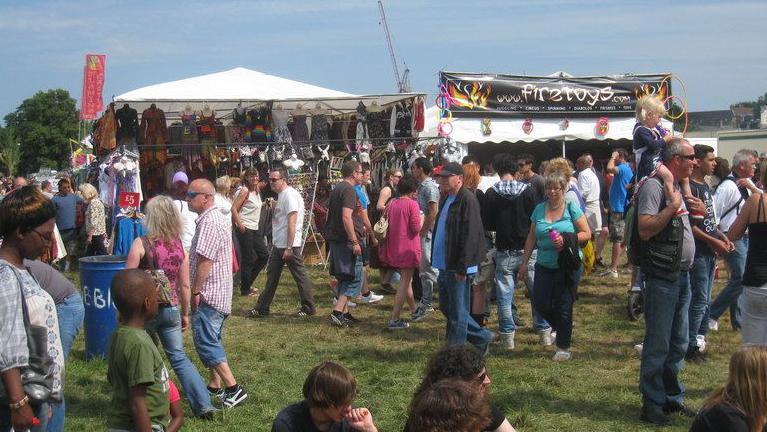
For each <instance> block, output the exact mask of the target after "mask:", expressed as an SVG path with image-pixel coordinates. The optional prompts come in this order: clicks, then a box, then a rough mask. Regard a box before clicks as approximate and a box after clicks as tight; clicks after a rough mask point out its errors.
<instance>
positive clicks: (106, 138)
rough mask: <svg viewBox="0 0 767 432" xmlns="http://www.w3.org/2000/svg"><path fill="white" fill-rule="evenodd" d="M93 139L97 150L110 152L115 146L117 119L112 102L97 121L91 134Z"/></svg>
mask: <svg viewBox="0 0 767 432" xmlns="http://www.w3.org/2000/svg"><path fill="white" fill-rule="evenodd" d="M93 135H94V136H93V141H94V144H95V147H96V151H97V153H98V152H110V151H112V150H114V149H115V147H117V119H116V118H115V108H114V104H113V103H111V104H109V106H108V107H107V109H106V111H104V114H103V115H102V116H101V118H100V119H99V121H98V127H97V128H96V131H95V132H94V134H93Z"/></svg>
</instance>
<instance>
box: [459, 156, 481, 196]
mask: <svg viewBox="0 0 767 432" xmlns="http://www.w3.org/2000/svg"><path fill="white" fill-rule="evenodd" d="M480 181H482V176H480V175H479V166H477V165H475V164H473V163H468V164H464V165H463V186H464V187H465V188H467V189H471V190H473V189H476V188H477V186H479V182H480Z"/></svg>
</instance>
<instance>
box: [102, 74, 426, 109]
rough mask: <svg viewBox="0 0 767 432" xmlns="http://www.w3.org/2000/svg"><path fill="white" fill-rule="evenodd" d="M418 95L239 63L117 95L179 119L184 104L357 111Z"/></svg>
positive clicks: (136, 105) (121, 100)
mask: <svg viewBox="0 0 767 432" xmlns="http://www.w3.org/2000/svg"><path fill="white" fill-rule="evenodd" d="M418 95H420V94H418V93H398V94H379V95H364V96H359V95H353V94H349V93H344V92H340V91H335V90H330V89H326V88H323V87H318V86H314V85H311V84H306V83H303V82H299V81H293V80H289V79H286V78H281V77H277V76H274V75H268V74H265V73H261V72H257V71H254V70H250V69H246V68H242V67H238V68H234V69H231V70H227V71H223V72H217V73H212V74H208V75H201V76H197V77H192V78H187V79H182V80H178V81H171V82H167V83H162V84H156V85H151V86H148V87H142V88H140V89H136V90H132V91H129V92H127V93H123V94H121V95H119V96H117V97H116V98H115V100H114V101H115V103H116V104H118V105H122V104H123V103H127V104H130V105H131V106H132V107H133V108H135V109H136V110H138V112H139V113H140V112H142V111H143V110H144V109H146V108H149V105H150V104H156V105H157V107H158V108H160V109H162V110H163V111H165V115H166V118H167V119H169V120H171V119H177V118H178V113H179V112H180V111H183V109H184V107H185V106H186V105H191V106H192V107H193V108H194V109H200V108H201V107H202V105H203V104H206V103H207V104H209V105H210V106H211V108H213V109H215V110H217V111H219V112H230V111H231V110H233V109H234V108H235V107H236V106H237V105H238V104H240V103H241V104H242V105H243V106H249V105H254V104H259V103H264V102H274V103H277V102H279V103H280V104H281V105H282V106H283V108H284V109H287V110H290V109H294V108H296V105H298V104H302V105H304V108H314V105H315V104H316V103H320V104H321V105H323V106H324V108H326V109H329V110H330V111H331V112H333V113H336V114H338V113H346V112H353V111H354V110H355V109H356V108H357V104H358V103H359V102H360V101H362V102H364V103H365V105H368V106H369V105H370V104H371V103H372V102H373V101H375V102H376V103H378V104H379V105H381V106H384V105H389V104H392V103H396V102H399V101H401V100H405V99H409V98H413V97H415V96H418ZM307 104H311V105H307Z"/></svg>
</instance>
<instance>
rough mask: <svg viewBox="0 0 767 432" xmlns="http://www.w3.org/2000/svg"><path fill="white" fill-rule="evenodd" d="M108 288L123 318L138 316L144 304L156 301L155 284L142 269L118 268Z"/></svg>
mask: <svg viewBox="0 0 767 432" xmlns="http://www.w3.org/2000/svg"><path fill="white" fill-rule="evenodd" d="M110 290H111V293H112V300H113V301H114V303H115V307H116V308H117V310H118V311H119V312H120V316H121V317H123V318H125V319H128V318H132V317H136V316H138V315H139V314H141V313H142V312H143V311H144V307H145V306H150V307H151V305H152V303H153V302H157V285H155V282H154V279H152V277H151V276H149V274H147V273H146V272H145V271H144V270H140V269H127V270H120V271H119V272H117V274H115V276H114V278H112V285H111V287H110ZM147 299H148V300H149V302H147Z"/></svg>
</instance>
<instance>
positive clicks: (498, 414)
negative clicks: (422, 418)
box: [403, 404, 506, 432]
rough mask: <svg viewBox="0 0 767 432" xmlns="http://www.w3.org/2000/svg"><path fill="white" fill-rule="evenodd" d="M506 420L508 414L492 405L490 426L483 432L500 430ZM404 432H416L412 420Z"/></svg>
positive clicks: (408, 422) (408, 421)
mask: <svg viewBox="0 0 767 432" xmlns="http://www.w3.org/2000/svg"><path fill="white" fill-rule="evenodd" d="M504 420H506V414H504V413H503V411H501V409H500V408H498V407H497V406H496V405H495V404H490V425H488V426H487V428H486V429H484V431H483V432H485V431H489V432H492V431H494V430H496V429H498V428H499V427H501V425H502V424H503V421H504ZM403 432H416V431H411V430H410V419H408V420H407V422H405V429H404V430H403Z"/></svg>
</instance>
